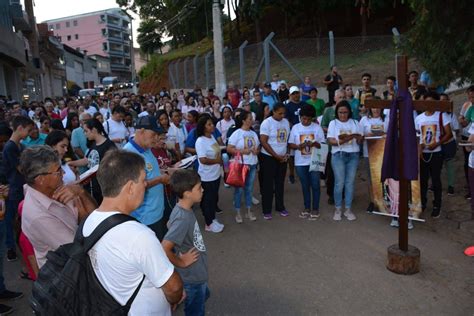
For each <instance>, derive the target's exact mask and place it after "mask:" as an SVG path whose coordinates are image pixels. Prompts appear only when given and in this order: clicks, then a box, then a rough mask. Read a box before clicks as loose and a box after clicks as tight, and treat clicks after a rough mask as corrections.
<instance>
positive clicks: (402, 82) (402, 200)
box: [364, 55, 453, 274]
mask: <svg viewBox="0 0 474 316" xmlns="http://www.w3.org/2000/svg"><path fill="white" fill-rule="evenodd" d="M395 58H396V63H395V64H396V73H397V83H398V91H407V90H408V57H407V56H403V55H397V56H396V57H395ZM397 97H398V95H397ZM391 104H392V101H390V100H374V99H371V100H366V101H365V104H364V105H365V107H367V108H380V109H389V108H390V106H391ZM413 107H414V109H415V110H417V111H426V110H428V109H429V110H431V111H441V112H451V111H452V108H453V103H452V101H431V100H430V101H421V100H420V101H418V100H414V101H413ZM397 108H398V110H399V114H400V115H399V116H400V117H401V116H402V115H403V114H402V113H404V111H405V110H406V109H405V108H404V106H403V103H402V101H397ZM405 134H406V132H404V131H403V129H400V131H399V143H398V148H399V154H400V156H399V157H400V158H403V157H404V155H403V153H404V146H403V144H404V141H403V139H404V137H406V135H405ZM398 163H399V165H398V166H399V170H400V181H399V187H400V188H399V208H398V216H399V217H398V219H399V230H398V247H396V245H392V246H390V247H389V249H388V259H389V262H388V265H387V268H388V269H389V270H390V271H392V272H395V273H399V274H414V273H417V272H418V271H419V260H420V251H419V250H418V249H417V248H415V247H413V246H409V245H408V187H409V186H410V180H407V179H406V178H405V177H404V176H403V173H402V170H404V165H405V162H404V161H403V159H399V162H398Z"/></svg>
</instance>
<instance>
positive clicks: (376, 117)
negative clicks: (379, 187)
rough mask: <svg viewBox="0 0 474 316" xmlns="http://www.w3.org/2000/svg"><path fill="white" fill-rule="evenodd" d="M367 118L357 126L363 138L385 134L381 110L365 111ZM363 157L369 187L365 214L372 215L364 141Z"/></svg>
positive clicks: (366, 153) (372, 207)
mask: <svg viewBox="0 0 474 316" xmlns="http://www.w3.org/2000/svg"><path fill="white" fill-rule="evenodd" d="M367 114H368V115H367V116H364V117H362V118H361V119H360V122H359V125H360V127H361V128H362V131H363V135H364V137H367V136H368V137H376V136H382V135H384V134H385V132H386V131H385V124H384V117H383V116H382V110H381V109H376V108H371V109H369V110H368V111H367ZM363 156H364V164H363V165H364V169H366V170H367V174H368V179H369V180H368V181H367V184H368V185H369V196H370V203H369V207H368V208H367V212H369V213H372V212H373V211H374V210H375V209H374V208H375V205H374V199H373V197H372V190H371V188H372V181H371V178H370V165H369V151H368V149H367V140H364V147H363Z"/></svg>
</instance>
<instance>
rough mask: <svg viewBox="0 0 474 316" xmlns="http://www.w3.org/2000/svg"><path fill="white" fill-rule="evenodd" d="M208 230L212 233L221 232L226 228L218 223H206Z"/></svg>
mask: <svg viewBox="0 0 474 316" xmlns="http://www.w3.org/2000/svg"><path fill="white" fill-rule="evenodd" d="M205 229H206V231H207V232H211V233H220V232H222V230H223V229H224V227H221V226H218V225H216V223H212V224H211V225H209V226H207V225H206V228H205Z"/></svg>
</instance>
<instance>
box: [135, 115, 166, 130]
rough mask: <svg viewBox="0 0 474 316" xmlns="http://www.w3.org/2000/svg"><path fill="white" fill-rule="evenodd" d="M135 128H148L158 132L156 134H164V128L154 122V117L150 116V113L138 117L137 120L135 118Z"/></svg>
mask: <svg viewBox="0 0 474 316" xmlns="http://www.w3.org/2000/svg"><path fill="white" fill-rule="evenodd" d="M135 128H136V129H141V128H144V129H148V130H151V131H154V132H155V133H158V134H164V133H165V130H164V129H163V128H162V127H161V126H159V125H158V123H157V122H156V118H155V117H154V116H150V115H147V116H142V117H139V118H138V120H137V123H136V124H135Z"/></svg>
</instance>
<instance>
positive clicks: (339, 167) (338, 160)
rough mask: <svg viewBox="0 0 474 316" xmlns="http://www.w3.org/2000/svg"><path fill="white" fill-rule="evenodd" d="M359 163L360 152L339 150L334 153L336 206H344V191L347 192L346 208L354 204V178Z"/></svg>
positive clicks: (332, 161) (332, 162) (333, 168)
mask: <svg viewBox="0 0 474 316" xmlns="http://www.w3.org/2000/svg"><path fill="white" fill-rule="evenodd" d="M358 164H359V152H355V153H348V152H343V151H339V152H337V153H335V154H332V160H331V165H332V170H333V172H334V180H335V184H334V204H335V206H336V208H341V207H342V192H343V191H344V192H345V193H344V194H345V202H346V205H345V207H346V209H350V208H351V206H352V198H353V196H354V180H355V176H356V172H357V165H358Z"/></svg>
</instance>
